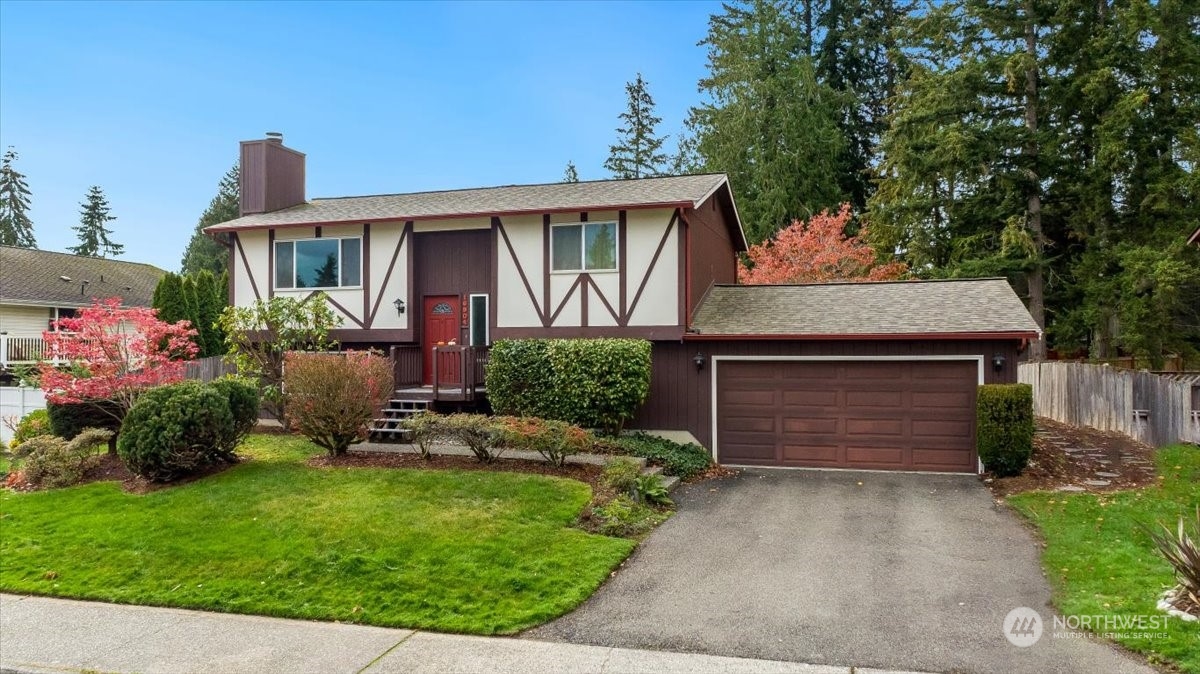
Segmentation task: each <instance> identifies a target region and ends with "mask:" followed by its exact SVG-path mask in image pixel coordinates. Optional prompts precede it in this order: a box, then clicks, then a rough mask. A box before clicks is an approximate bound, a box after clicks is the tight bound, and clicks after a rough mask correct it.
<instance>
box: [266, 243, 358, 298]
mask: <svg viewBox="0 0 1200 674" xmlns="http://www.w3.org/2000/svg"><path fill="white" fill-rule="evenodd" d="M360 285H362V240H361V239H358V238H353V239H301V240H298V241H276V242H275V287H276V288H285V289H286V288H347V287H357V286H360Z"/></svg>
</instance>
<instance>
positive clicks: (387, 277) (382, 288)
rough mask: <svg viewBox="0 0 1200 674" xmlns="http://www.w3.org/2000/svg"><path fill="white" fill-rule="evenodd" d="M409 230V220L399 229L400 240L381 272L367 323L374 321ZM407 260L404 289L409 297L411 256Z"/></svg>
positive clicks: (410, 226)
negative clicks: (377, 292) (384, 270)
mask: <svg viewBox="0 0 1200 674" xmlns="http://www.w3.org/2000/svg"><path fill="white" fill-rule="evenodd" d="M411 230H412V223H411V222H406V223H404V229H402V230H400V240H399V241H397V242H396V250H394V251H392V260H391V262H389V263H388V268H387V271H386V272H384V274H383V283H381V284H380V285H379V294H378V295H377V296H376V297H375V306H373V307H371V313H370V315H369V316H368V317H367V319H366V320H367V325H371V324H372V323H374V322H375V314H378V313H379V303H380V302H382V301H383V293H384V291H385V290H387V287H388V281H390V280H392V271H393V270H394V269H395V268H396V259H397V258H399V257H400V249H402V248H404V242H405V241H407V240H408V233H409V231H411ZM409 248H410V249H411V248H412V245H411V243H410V245H409ZM408 261H409V265H408V273H409V279H408V281H409V283H408V287H407V288H405V289H404V290H405V293H406V294H407V295H409V296H410V297H411V296H412V257H411V256H410V257H409V258H408ZM409 304H412V302H409Z"/></svg>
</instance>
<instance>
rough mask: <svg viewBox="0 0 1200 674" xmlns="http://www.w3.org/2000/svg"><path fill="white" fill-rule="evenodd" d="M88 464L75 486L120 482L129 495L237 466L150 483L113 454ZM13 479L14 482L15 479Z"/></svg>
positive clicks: (18, 486)
mask: <svg viewBox="0 0 1200 674" xmlns="http://www.w3.org/2000/svg"><path fill="white" fill-rule="evenodd" d="M246 460H247V459H242V461H246ZM90 464H91V465H89V466H88V467H87V469H85V470H84V471H83V478H82V479H80V480H79V482H77V483H75V484H76V486H77V485H81V484H90V483H92V482H120V483H121V489H124V490H125V491H127V492H129V493H131V494H148V493H150V492H152V491H159V490H160V489H169V488H171V487H178V486H180V485H184V484H188V483H190V482H195V481H196V480H202V479H204V478H206V477H208V476H210V475H216V474H217V473H220V472H223V471H225V470H228V469H229V468H231V467H233V466H234V465H237V464H232V463H221V464H217V465H214V466H210V467H209V468H208V469H206V470H203V471H201V472H199V473H196V474H194V475H189V476H187V477H183V478H180V479H178V480H175V481H173V482H151V481H149V480H147V479H145V478H141V477H138V476H137V475H134V474H133V473H131V472H129V469H128V468H126V467H125V464H124V463H122V462H121V459H120V457H118V456H117V455H115V454H109V453H108V452H105V453H103V454H97V455H96V456H94V457H92V459H91V460H90ZM17 475H19V474H17ZM10 478H12V475H10ZM13 479H14V480H15V478H13ZM5 486H7V487H8V488H9V489H12V490H13V491H37V488H36V487H34V486H33V485H31V484H29V483H27V482H16V481H14V482H13V483H12V484H6V485H5Z"/></svg>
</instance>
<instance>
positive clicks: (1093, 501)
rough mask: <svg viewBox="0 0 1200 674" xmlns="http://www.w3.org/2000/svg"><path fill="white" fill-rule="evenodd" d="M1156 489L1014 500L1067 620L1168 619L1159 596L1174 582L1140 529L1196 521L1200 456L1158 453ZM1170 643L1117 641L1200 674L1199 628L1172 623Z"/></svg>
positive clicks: (1177, 449) (1194, 451)
mask: <svg viewBox="0 0 1200 674" xmlns="http://www.w3.org/2000/svg"><path fill="white" fill-rule="evenodd" d="M1157 463H1158V470H1159V474H1160V475H1162V476H1164V478H1165V479H1163V480H1161V481H1160V482H1161V484H1160V485H1159V486H1156V487H1148V488H1146V489H1143V490H1138V491H1125V492H1117V493H1114V494H1106V495H1092V494H1065V493H1047V492H1032V493H1027V494H1018V495H1016V496H1012V497H1010V498H1009V502H1010V503H1012V504H1013V505H1014V506H1015V507H1016V508H1017V510H1018V511H1020V512H1021V513H1022V514H1023V515H1025V516H1026V517H1028V518H1029V520H1030V521H1032V522H1033V523H1034V524H1036V525H1037V526H1038V527H1039V528H1040V529H1041V531H1042V535H1043V537H1044V538H1045V540H1046V551H1045V554H1044V556H1043V564H1044V565H1045V567H1046V573H1047V575H1048V576H1049V578H1050V580H1051V582H1052V583H1053V585H1054V588H1055V603H1056V605H1057V607H1058V609H1059V610H1060V611H1061V612H1062V613H1063V614H1064V615H1118V616H1138V615H1144V616H1162V615H1165V614H1163V613H1161V612H1159V611H1158V610H1157V609H1156V608H1155V602H1156V601H1157V599H1158V596H1159V594H1161V593H1162V591H1163V590H1165V589H1166V588H1167V587H1170V586H1173V585H1174V584H1175V581H1174V580H1173V576H1172V574H1171V567H1170V566H1169V565H1168V564H1167V563H1166V562H1165V561H1164V560H1163V559H1162V558H1161V557H1160V556H1159V555H1158V554H1157V553H1156V552H1155V550H1154V546H1153V544H1152V543H1151V542H1150V538H1149V537H1148V536H1147V535H1146V533H1145V531H1144V530H1142V529H1141V528H1140V526H1139V525H1150V526H1153V525H1154V524H1155V523H1156V522H1163V523H1166V524H1169V525H1170V526H1171V527H1172V529H1173V528H1174V527H1175V523H1176V522H1177V521H1178V518H1179V516H1180V515H1187V516H1188V517H1189V519H1190V520H1191V521H1192V522H1194V521H1195V508H1196V506H1197V505H1198V504H1200V449H1198V448H1196V447H1191V446H1183V445H1178V446H1173V447H1166V448H1163V449H1161V450H1159V451H1158V455H1157ZM1165 631H1166V633H1167V636H1166V638H1125V639H1120V638H1119V639H1117V641H1118V642H1119V643H1121V644H1122V645H1124V646H1125V647H1127V648H1129V649H1131V650H1134V651H1138V652H1141V653H1144V654H1146V655H1147V656H1148V657H1149V658H1150V659H1151V660H1152V661H1156V662H1162V661H1166V662H1171V663H1174V664H1175V665H1177V666H1178V667H1179V668H1181V669H1182V670H1183V671H1186V672H1192V673H1194V674H1200V624H1197V623H1194V622H1193V623H1190V624H1189V623H1184V622H1183V621H1182V620H1179V619H1177V618H1171V619H1169V620H1168V621H1167V628H1166V630H1165Z"/></svg>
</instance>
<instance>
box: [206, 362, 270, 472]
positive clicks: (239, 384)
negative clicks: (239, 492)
mask: <svg viewBox="0 0 1200 674" xmlns="http://www.w3.org/2000/svg"><path fill="white" fill-rule="evenodd" d="M209 386H211V387H213V388H214V389H216V391H217V393H220V394H221V395H222V396H224V397H225V400H226V401H227V402H228V403H229V413H230V414H231V415H233V426H232V427H231V428H230V429H229V434H228V437H227V438H226V439H225V441H224V442H223V443H222V446H221V447H220V448H219V449H220V450H221V451H222V452H224V453H225V454H226V455H227V458H229V459H232V458H234V450H235V449H237V446H238V445H240V444H242V441H243V440H245V439H246V436H247V435H250V431H252V430H254V426H255V425H256V424H257V423H258V405H259V397H258V384H257V383H256V382H255V381H254V380H252V379H247V378H245V377H221V378H220V379H214V380H213V381H212V382H210V383H209Z"/></svg>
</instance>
